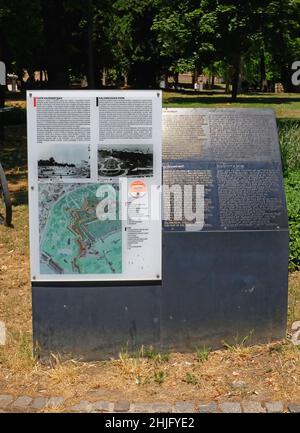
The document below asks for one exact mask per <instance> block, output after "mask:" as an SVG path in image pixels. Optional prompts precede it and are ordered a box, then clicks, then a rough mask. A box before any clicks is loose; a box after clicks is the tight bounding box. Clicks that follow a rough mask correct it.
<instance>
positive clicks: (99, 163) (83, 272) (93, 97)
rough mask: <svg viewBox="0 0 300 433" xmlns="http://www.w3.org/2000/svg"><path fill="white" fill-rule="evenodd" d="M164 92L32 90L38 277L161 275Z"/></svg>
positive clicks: (33, 247)
mask: <svg viewBox="0 0 300 433" xmlns="http://www.w3.org/2000/svg"><path fill="white" fill-rule="evenodd" d="M161 107H162V98H161V92H160V91H92V90H90V91H89V90H83V91H28V92H27V113H28V114H27V116H28V117H27V130H28V165H29V220H30V261H31V277H32V280H33V281H89V280H91V281H101V280H159V279H161V206H160V189H161V166H162V162H161V111H162V108H161Z"/></svg>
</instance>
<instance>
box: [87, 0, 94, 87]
mask: <svg viewBox="0 0 300 433" xmlns="http://www.w3.org/2000/svg"><path fill="white" fill-rule="evenodd" d="M87 11H88V17H87V28H88V34H87V37H88V67H87V80H88V86H89V89H94V88H95V81H96V80H95V67H94V64H95V59H94V44H93V27H94V25H93V18H94V12H93V1H92V0H88V8H87Z"/></svg>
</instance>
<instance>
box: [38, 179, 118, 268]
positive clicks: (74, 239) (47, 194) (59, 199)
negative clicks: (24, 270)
mask: <svg viewBox="0 0 300 433" xmlns="http://www.w3.org/2000/svg"><path fill="white" fill-rule="evenodd" d="M101 187H104V190H103V191H104V192H102V193H99V191H100V190H101ZM105 187H106V188H107V185H101V184H40V185H39V221H40V273H41V274H114V273H116V274H119V273H121V272H122V221H121V220H120V219H119V217H118V212H119V188H118V184H112V185H111V187H112V192H107V191H106V190H105ZM109 188H110V187H109ZM99 203H100V204H101V203H102V208H103V209H104V212H103V214H106V213H107V209H108V207H110V206H111V208H112V209H115V215H116V219H114V220H110V219H106V220H101V219H99V213H98V214H96V208H97V207H98V208H99ZM104 204H105V206H104Z"/></svg>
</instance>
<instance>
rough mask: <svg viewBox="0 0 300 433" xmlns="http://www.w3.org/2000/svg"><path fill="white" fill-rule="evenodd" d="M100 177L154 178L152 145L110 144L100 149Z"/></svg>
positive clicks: (101, 146)
mask: <svg viewBox="0 0 300 433" xmlns="http://www.w3.org/2000/svg"><path fill="white" fill-rule="evenodd" d="M98 176H99V177H103V176H104V177H113V176H128V177H151V176H153V145H152V144H137V145H136V144H130V145H129V144H108V145H103V144H101V145H99V147H98Z"/></svg>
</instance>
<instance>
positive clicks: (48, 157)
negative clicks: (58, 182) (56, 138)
mask: <svg viewBox="0 0 300 433" xmlns="http://www.w3.org/2000/svg"><path fill="white" fill-rule="evenodd" d="M38 177H39V179H49V178H51V179H52V178H54V179H56V178H58V179H62V178H89V177H90V149H89V145H78V144H73V145H72V144H61V143H49V144H43V145H42V146H41V147H40V149H39V157H38Z"/></svg>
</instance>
